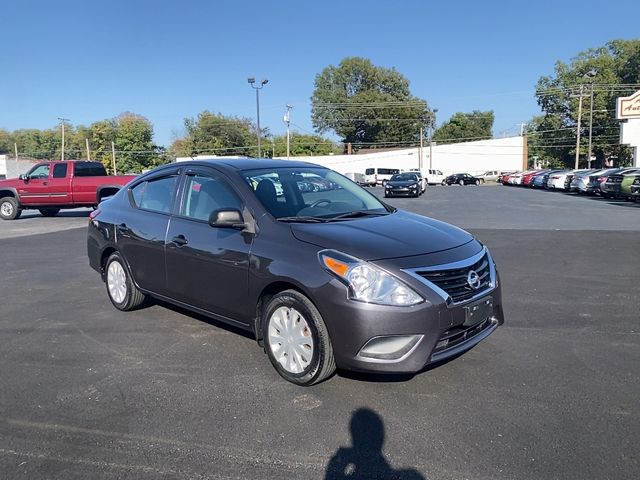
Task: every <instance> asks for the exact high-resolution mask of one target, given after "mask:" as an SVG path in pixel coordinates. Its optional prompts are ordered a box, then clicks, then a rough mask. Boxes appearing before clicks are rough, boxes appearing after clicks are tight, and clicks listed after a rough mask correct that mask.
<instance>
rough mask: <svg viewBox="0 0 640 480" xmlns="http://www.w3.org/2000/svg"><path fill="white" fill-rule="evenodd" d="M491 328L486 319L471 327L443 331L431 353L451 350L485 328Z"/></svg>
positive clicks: (489, 322)
mask: <svg viewBox="0 0 640 480" xmlns="http://www.w3.org/2000/svg"><path fill="white" fill-rule="evenodd" d="M490 326H491V319H490V318H487V319H485V320H483V321H482V322H480V323H478V324H476V325H474V326H472V327H462V326H460V327H454V328H450V329H449V330H447V331H445V332H443V333H442V335H440V338H439V339H438V343H436V348H435V349H434V350H433V353H439V352H441V351H443V350H448V349H449V348H453V347H455V346H456V345H459V344H461V343H462V342H465V341H467V340H468V339H470V338H472V337H475V336H476V335H478V334H479V333H481V332H482V331H484V330H485V329H486V328H489V327H490Z"/></svg>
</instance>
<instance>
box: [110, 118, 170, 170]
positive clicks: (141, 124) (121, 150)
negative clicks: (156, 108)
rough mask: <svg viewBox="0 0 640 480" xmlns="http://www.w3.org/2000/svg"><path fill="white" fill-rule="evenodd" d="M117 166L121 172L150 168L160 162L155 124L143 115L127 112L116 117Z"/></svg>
mask: <svg viewBox="0 0 640 480" xmlns="http://www.w3.org/2000/svg"><path fill="white" fill-rule="evenodd" d="M115 125H116V128H115V140H114V143H115V147H116V150H117V152H118V153H117V155H116V166H117V169H118V171H119V172H123V173H124V172H135V173H139V172H141V171H142V170H146V169H150V168H153V167H155V166H156V165H158V164H159V162H158V151H157V148H156V146H155V145H154V144H153V125H152V124H151V122H150V121H149V120H147V119H146V118H145V117H143V116H142V115H137V114H135V113H130V112H126V113H123V114H121V115H120V116H118V117H117V118H116V119H115Z"/></svg>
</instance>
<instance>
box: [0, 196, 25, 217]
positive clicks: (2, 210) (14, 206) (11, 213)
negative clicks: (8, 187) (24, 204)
mask: <svg viewBox="0 0 640 480" xmlns="http://www.w3.org/2000/svg"><path fill="white" fill-rule="evenodd" d="M21 214H22V210H21V209H20V207H19V206H18V202H17V200H16V199H15V198H13V197H4V198H3V199H0V218H2V219H3V220H15V219H16V218H20V215H21Z"/></svg>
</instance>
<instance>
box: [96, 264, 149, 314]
mask: <svg viewBox="0 0 640 480" xmlns="http://www.w3.org/2000/svg"><path fill="white" fill-rule="evenodd" d="M105 272H106V273H105V283H106V285H107V294H108V295H109V300H111V303H113V306H114V307H116V308H117V309H118V310H122V311H124V312H128V311H130V310H135V309H136V308H138V307H140V306H141V305H142V304H143V303H144V301H145V300H146V298H147V297H146V295H145V294H144V293H142V292H141V291H140V290H138V287H136V286H135V284H134V283H133V280H132V279H131V276H130V275H129V273H128V272H127V269H126V267H125V265H124V261H123V260H122V257H121V256H120V254H119V253H118V252H114V253H112V254H111V256H110V257H109V258H108V259H107V263H106V264H105Z"/></svg>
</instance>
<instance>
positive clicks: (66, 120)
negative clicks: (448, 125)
mask: <svg viewBox="0 0 640 480" xmlns="http://www.w3.org/2000/svg"><path fill="white" fill-rule="evenodd" d="M58 120H60V124H61V125H62V153H61V154H60V160H61V161H63V162H64V122H68V121H69V119H68V118H62V117H58Z"/></svg>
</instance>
